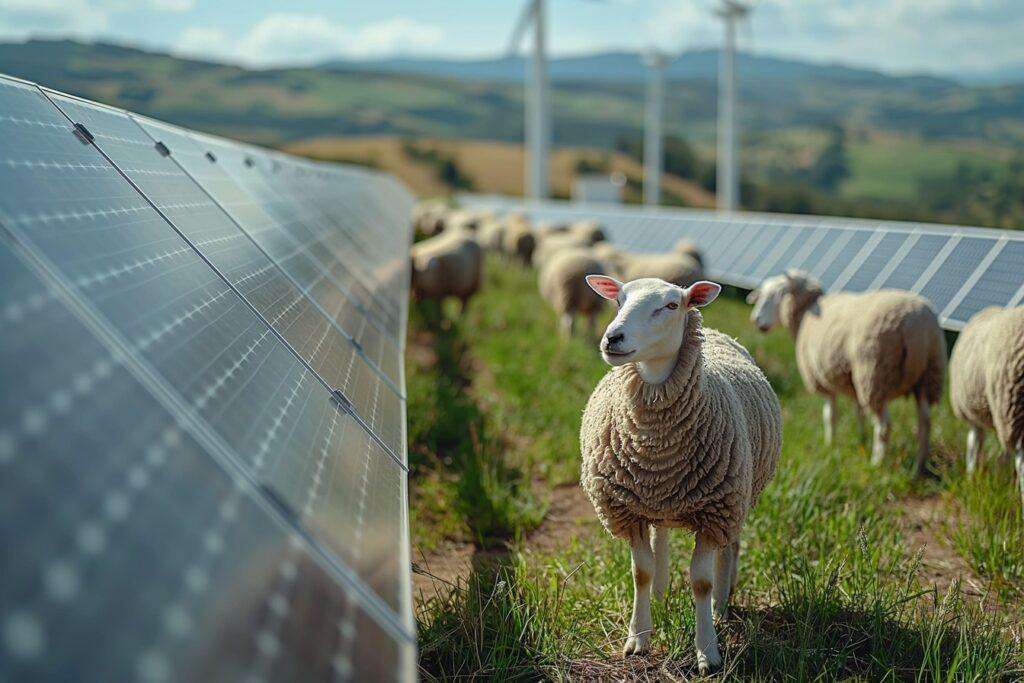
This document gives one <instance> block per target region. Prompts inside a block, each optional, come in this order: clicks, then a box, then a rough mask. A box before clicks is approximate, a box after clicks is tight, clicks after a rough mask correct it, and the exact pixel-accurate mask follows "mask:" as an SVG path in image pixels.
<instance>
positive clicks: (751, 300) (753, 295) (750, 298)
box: [747, 289, 760, 306]
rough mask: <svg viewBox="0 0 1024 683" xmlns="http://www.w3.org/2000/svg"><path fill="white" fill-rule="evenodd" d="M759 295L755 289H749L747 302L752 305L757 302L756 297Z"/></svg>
mask: <svg viewBox="0 0 1024 683" xmlns="http://www.w3.org/2000/svg"><path fill="white" fill-rule="evenodd" d="M758 296H760V295H759V294H758V291H757V290H756V289H752V290H750V294H747V303H748V304H750V305H751V306H753V305H754V304H756V303H757V297H758Z"/></svg>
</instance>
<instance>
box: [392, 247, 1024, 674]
mask: <svg viewBox="0 0 1024 683" xmlns="http://www.w3.org/2000/svg"><path fill="white" fill-rule="evenodd" d="M534 277H535V276H534V274H533V273H532V272H531V271H528V270H521V269H519V268H516V267H513V266H508V265H505V264H502V263H501V262H499V261H497V260H493V259H492V260H490V261H489V262H488V274H487V282H486V285H485V287H484V289H483V291H482V292H481V293H480V294H479V295H478V296H477V298H475V299H474V300H473V301H472V302H471V303H470V305H469V308H468V310H467V311H466V312H465V314H464V315H463V316H462V317H461V318H459V320H458V322H454V323H440V322H437V323H436V325H437V326H436V327H434V328H429V327H425V321H424V319H423V317H422V316H421V315H420V313H419V312H417V314H416V315H414V317H413V324H412V326H411V329H413V330H414V331H413V334H414V335H415V334H428V335H436V337H435V339H436V341H435V342H434V344H435V345H434V348H435V350H436V353H437V361H436V362H421V361H422V360H423V359H420V360H415V359H410V361H409V372H408V377H409V387H410V389H409V393H410V402H409V407H410V411H409V420H410V437H411V440H412V452H413V458H414V464H416V463H419V462H423V463H431V462H435V461H436V460H437V459H438V455H437V453H438V452H440V453H447V452H449V450H450V448H451V446H450V444H451V443H456V444H460V445H458V446H456V450H459V449H465V450H464V453H463V455H459V456H457V457H453V458H452V462H451V463H450V464H444V465H440V466H428V465H417V470H416V474H415V476H414V479H413V485H414V492H413V511H414V517H413V534H414V537H416V538H415V539H414V543H422V542H423V540H424V539H430V538H434V540H435V541H437V536H438V534H441V535H444V534H445V532H439V531H438V529H439V528H441V527H438V526H431V525H430V524H425V525H422V526H421V520H429V519H430V518H431V516H430V515H429V514H427V513H425V512H420V510H422V509H423V508H424V506H425V505H426V504H427V503H428V502H431V503H432V504H433V503H436V501H437V500H438V499H439V498H438V495H437V492H436V490H434V489H432V488H431V487H433V486H440V487H441V488H442V489H444V490H445V491H446V493H445V495H446V496H449V498H448V500H450V502H451V504H450V505H448V506H447V507H446V510H447V513H448V515H449V517H450V518H451V519H448V521H449V522H451V521H452V520H453V519H454V522H455V523H456V524H457V525H461V526H462V527H464V528H472V527H473V526H474V525H477V526H482V527H485V529H486V528H490V529H491V530H492V531H493V530H498V531H500V533H499V534H497V535H495V536H492V537H491V538H490V539H487V538H486V537H483V536H481V535H480V534H479V530H478V532H477V536H476V541H477V545H478V546H480V547H481V548H482V550H481V551H479V552H477V553H476V554H475V555H474V558H473V563H472V571H471V572H470V573H469V575H468V576H467V577H466V579H465V580H464V581H460V582H459V583H458V585H457V586H456V587H454V588H452V589H450V590H440V591H439V592H438V593H437V594H435V595H433V596H428V597H426V598H424V599H422V600H421V601H420V603H419V604H418V606H417V619H418V625H419V639H420V657H421V661H420V666H421V674H422V675H423V677H424V678H426V679H428V680H429V679H448V678H454V677H479V678H500V679H510V680H537V679H538V678H555V679H558V678H566V677H583V678H591V677H597V678H606V679H608V678H614V679H621V678H632V677H656V676H659V675H661V674H668V675H671V676H680V677H689V676H692V675H694V674H695V671H696V662H695V657H694V654H693V647H692V639H693V608H692V600H691V597H690V592H689V590H688V587H687V584H686V574H685V566H686V562H687V558H688V555H689V552H690V550H691V548H692V540H691V539H690V537H689V536H688V535H687V534H684V533H677V534H675V535H674V537H673V549H674V555H675V557H676V558H677V559H676V561H675V562H674V565H673V566H674V570H673V577H672V582H673V586H672V588H671V589H670V591H669V595H668V598H667V599H666V600H665V601H664V602H663V603H657V604H656V605H655V616H654V619H655V626H656V629H657V630H656V633H655V638H654V650H655V653H656V655H654V656H652V657H650V658H641V659H631V660H626V661H624V660H622V659H621V657H620V655H619V652H620V650H621V646H622V642H623V639H624V637H625V633H626V623H627V620H628V618H629V606H630V604H631V599H632V584H631V581H630V579H629V553H628V549H627V548H626V546H625V544H624V543H622V542H620V541H616V540H613V539H611V538H610V537H608V535H607V534H605V533H604V532H603V530H601V529H600V527H599V526H598V525H597V524H596V523H591V524H589V525H587V526H586V527H585V528H584V530H583V532H582V533H581V534H579V535H578V536H577V537H575V538H573V539H566V540H565V542H564V543H561V544H559V545H558V546H557V547H556V548H555V549H554V550H544V551H535V550H532V549H531V545H530V543H528V542H527V541H526V540H525V539H526V534H527V532H528V531H529V530H530V529H531V528H534V527H535V526H536V525H537V523H538V522H539V516H538V515H537V513H538V511H542V510H543V509H544V504H545V502H546V500H547V497H548V496H550V495H551V492H552V491H553V488H552V487H553V486H554V485H557V484H562V483H566V482H574V481H575V480H576V478H577V477H578V469H579V451H578V445H577V443H576V439H577V435H578V429H579V421H580V415H581V411H582V408H583V405H584V403H585V401H586V398H587V396H588V395H589V393H590V391H591V389H592V388H593V386H594V384H595V383H596V381H597V380H598V379H599V378H600V377H601V376H602V375H603V373H604V372H605V371H606V368H605V366H604V365H603V363H602V362H601V360H600V358H599V357H598V355H597V354H596V352H595V350H594V346H593V343H591V342H589V341H587V340H585V339H582V338H578V339H573V340H571V341H569V342H563V341H561V340H559V339H558V338H557V336H556V335H555V333H554V330H555V321H554V316H553V314H551V312H550V311H549V309H548V308H547V307H546V306H545V305H544V304H543V303H542V302H541V301H540V300H539V298H538V296H537V294H536V290H535V286H534ZM748 311H749V309H748V307H747V306H746V305H745V304H743V303H741V301H740V300H739V299H738V298H736V297H723V298H721V299H719V301H717V302H715V303H714V304H713V305H712V306H710V307H709V308H708V309H706V320H707V324H708V325H709V326H712V327H716V328H718V329H721V330H723V331H725V332H728V333H729V334H731V335H734V336H736V337H738V338H739V339H740V341H741V342H742V343H743V344H744V345H745V346H747V348H748V349H750V351H751V353H753V354H754V356H755V358H756V359H757V360H758V362H759V364H760V365H761V366H762V367H763V368H764V369H765V371H766V373H767V374H768V375H769V378H770V379H771V381H772V384H773V386H774V387H775V388H776V391H777V392H778V393H779V396H780V399H781V400H782V404H783V412H784V421H785V424H784V429H785V434H784V441H785V446H784V450H783V456H782V459H781V463H780V467H779V472H778V474H777V476H776V478H775V479H774V481H773V482H772V483H771V484H770V485H769V487H768V489H767V490H766V491H765V494H764V495H763V497H762V499H761V502H760V504H759V505H758V507H757V509H756V510H755V511H754V513H753V514H752V516H751V518H750V519H749V521H748V524H747V527H746V529H745V532H744V537H743V543H744V545H743V548H744V549H743V553H742V560H741V572H740V585H739V588H738V592H737V594H736V598H735V601H734V610H733V615H732V617H731V618H730V620H729V621H728V622H727V623H726V624H724V625H723V626H722V627H721V628H720V635H721V638H722V643H723V647H724V654H725V658H726V664H725V671H724V675H725V676H726V677H730V678H736V679H744V680H746V679H751V680H805V679H819V678H822V679H827V680H833V679H870V680H911V679H913V680H1000V679H1002V680H1011V679H1015V678H1020V677H1021V676H1024V660H1022V654H1021V646H1020V642H1021V637H1022V632H1024V627H1022V624H1021V617H1020V614H1021V611H1020V608H1021V593H1020V591H1021V588H1022V587H1024V576H1022V573H1021V570H1022V566H1024V550H1022V548H1024V542H1022V541H1024V538H1022V534H1024V524H1022V523H1021V515H1020V509H1019V503H1018V502H1017V500H1018V499H1017V497H1016V496H1015V495H1014V494H1013V487H1012V479H1010V478H1009V474H1008V472H1007V470H1008V468H1005V467H1004V468H1000V467H998V466H997V465H995V464H992V465H991V466H990V467H987V468H985V469H984V471H983V472H982V473H981V475H980V476H978V477H975V478H973V479H967V478H966V477H965V475H964V473H963V468H962V464H961V463H960V459H959V458H958V457H957V454H958V453H959V451H960V447H961V444H962V443H963V438H964V429H963V428H962V426H961V425H959V424H958V423H957V422H956V421H955V420H954V419H953V418H952V416H951V414H950V412H949V410H948V407H946V406H941V407H940V408H939V409H938V410H937V414H936V415H935V420H934V422H935V440H936V449H935V450H936V454H935V458H934V460H935V467H936V470H937V477H936V478H935V479H933V480H924V481H916V480H914V479H912V478H911V477H910V475H909V472H910V471H911V461H912V457H913V456H912V454H913V451H914V437H913V429H912V425H913V422H912V419H913V417H912V416H913V409H912V406H911V405H909V402H905V401H904V402H898V403H897V405H895V406H894V410H893V419H894V425H895V429H894V435H893V454H892V457H891V459H890V462H889V463H888V464H887V466H886V467H884V468H881V469H876V468H872V467H871V466H870V465H869V464H868V460H869V448H870V446H869V439H868V438H867V435H866V434H862V433H861V432H860V430H859V428H858V425H857V422H856V420H855V419H854V417H853V414H852V410H850V409H849V406H848V405H844V406H843V407H844V408H845V410H842V411H841V419H840V425H839V429H838V438H837V443H838V444H839V445H838V446H837V447H836V448H832V449H827V448H825V447H823V445H822V443H821V440H820V438H821V435H820V418H819V415H820V401H818V400H817V399H815V398H813V397H810V396H808V395H806V393H805V392H804V390H803V388H802V385H801V383H800V380H799V377H798V375H797V373H796V368H795V362H794V360H793V351H792V343H791V341H790V340H789V338H788V337H787V336H786V335H785V334H784V333H782V332H773V333H771V334H768V335H760V334H757V333H755V332H754V331H753V330H752V328H751V327H750V325H749V323H748V322H747V320H746V317H747V315H748ZM453 359H454V360H456V361H457V362H455V363H454V365H455V367H452V362H453ZM428 387H429V388H430V390H431V391H434V390H435V388H436V390H437V392H438V393H436V394H435V395H436V398H435V399H434V402H433V403H430V402H429V401H424V399H425V398H426V396H427V390H428ZM473 434H476V436H475V437H472V438H470V437H471V436H472V435H473ZM439 437H444V438H439ZM432 439H433V441H432ZM477 442H479V443H481V444H483V445H482V446H480V447H477V446H475V445H474V444H475V443H477ZM446 444H448V445H446ZM460 452H463V451H461V450H460ZM465 453H470V454H474V453H475V454H478V456H479V457H478V458H477V459H476V460H474V459H472V458H468V459H467V456H466V455H465ZM441 457H442V459H443V457H444V456H441ZM460 462H462V463H467V464H469V465H470V469H468V470H466V471H464V472H463V478H467V479H469V480H470V481H486V480H487V477H486V476H483V475H482V474H481V472H479V471H478V469H479V470H483V472H485V473H491V474H488V475H487V476H492V475H493V477H494V478H493V480H492V484H493V486H492V487H490V488H489V487H487V486H478V485H477V484H473V485H471V486H468V487H466V488H468V490H464V489H463V488H460V487H459V485H458V483H457V481H458V477H457V476H455V472H457V471H458V469H459V463H460ZM421 481H422V482H424V484H423V485H421V484H420V482H421ZM436 482H441V483H440V484H436ZM506 482H511V484H506ZM531 485H532V486H531ZM424 486H425V488H424ZM503 487H504V488H506V492H505V494H503V495H502V494H500V493H499V491H500V489H502V488H503ZM464 496H469V501H471V502H470V503H466V502H462V503H460V502H459V501H461V500H463V497H464ZM910 500H929V501H934V502H936V504H937V505H939V506H940V509H941V510H943V511H945V512H946V513H947V517H948V520H949V522H948V524H947V525H946V526H945V527H943V526H942V525H938V526H937V528H936V529H935V530H934V531H935V534H936V539H935V542H936V543H942V544H944V545H947V546H948V548H949V550H948V552H954V551H955V552H958V553H960V554H962V556H963V557H964V558H965V560H966V561H967V563H968V564H969V565H970V566H971V567H972V568H973V570H974V571H975V572H976V573H977V575H978V576H979V577H981V580H982V581H984V582H985V583H986V585H987V586H988V587H989V589H990V591H991V595H989V596H987V597H986V598H985V600H984V602H983V601H981V600H979V599H978V598H976V597H965V596H963V595H962V593H961V591H960V586H959V582H958V581H954V582H953V584H952V586H951V587H950V589H949V590H948V591H939V590H937V589H935V588H934V587H933V586H931V585H927V584H926V583H924V582H923V580H922V578H921V577H922V576H923V574H922V572H921V571H920V563H921V558H920V556H919V553H918V552H917V551H915V550H914V549H913V548H912V547H911V546H910V545H909V544H908V542H907V536H908V530H907V529H906V528H905V527H906V525H905V522H904V521H903V517H902V514H901V505H902V503H903V502H905V501H910ZM481 507H482V508H484V509H493V510H497V511H498V512H499V513H500V514H499V516H500V517H501V520H502V521H501V522H500V523H498V522H496V521H493V520H492V521H488V522H487V523H486V524H481V523H480V522H481V520H482V519H484V517H483V516H482V514H481V513H480V512H479V511H478V508H481ZM477 515H481V516H479V517H478V516H477ZM503 526H504V527H514V529H513V530H511V531H509V529H508V528H501V527H503ZM469 535H470V536H472V534H469ZM944 536H948V538H942V537H944ZM448 537H449V538H450V537H451V535H449V536H448ZM455 537H456V538H458V536H457V535H456V536H455ZM502 543H504V545H505V547H506V548H507V551H505V552H494V551H493V550H489V551H488V550H483V549H485V548H494V547H495V546H500V545H501V544H502Z"/></svg>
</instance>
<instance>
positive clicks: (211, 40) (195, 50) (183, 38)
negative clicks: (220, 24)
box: [174, 26, 233, 59]
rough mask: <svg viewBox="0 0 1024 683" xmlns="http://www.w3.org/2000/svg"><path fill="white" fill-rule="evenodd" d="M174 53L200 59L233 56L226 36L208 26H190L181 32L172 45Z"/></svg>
mask: <svg viewBox="0 0 1024 683" xmlns="http://www.w3.org/2000/svg"><path fill="white" fill-rule="evenodd" d="M174 53H175V54H177V55H181V56H183V57H198V58H202V59H209V58H214V59H231V58H232V56H233V55H232V52H231V39H230V38H229V37H228V34H227V33H225V32H224V31H222V30H220V29H219V28H213V27H210V26H190V27H188V28H187V29H185V30H184V31H182V32H181V35H179V36H178V40H177V42H176V43H175V45H174Z"/></svg>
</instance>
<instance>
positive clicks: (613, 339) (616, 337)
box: [605, 332, 626, 346]
mask: <svg viewBox="0 0 1024 683" xmlns="http://www.w3.org/2000/svg"><path fill="white" fill-rule="evenodd" d="M625 338H626V335H624V334H622V333H621V332H615V333H613V334H608V335H605V340H606V341H607V342H608V345H609V346H612V345H614V344H618V343H619V342H620V341H622V340H623V339H625Z"/></svg>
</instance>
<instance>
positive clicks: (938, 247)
mask: <svg viewBox="0 0 1024 683" xmlns="http://www.w3.org/2000/svg"><path fill="white" fill-rule="evenodd" d="M947 242H949V236H948V235H921V236H920V237H918V239H917V241H916V242H915V243H914V245H913V246H912V247H911V248H910V251H908V252H907V254H906V255H905V256H904V257H903V258H902V259H900V262H899V264H898V265H897V266H896V268H895V270H893V271H892V273H890V274H889V277H888V278H886V280H885V282H884V283H883V284H882V287H883V288H884V289H910V288H911V287H913V286H914V283H916V282H917V281H918V279H919V278H920V277H921V274H922V273H923V272H924V271H925V270H926V269H927V268H928V267H929V266H931V264H932V263H933V262H934V261H935V259H936V257H937V256H938V255H939V253H940V252H941V251H942V249H943V248H944V247H945V246H946V243H947Z"/></svg>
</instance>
